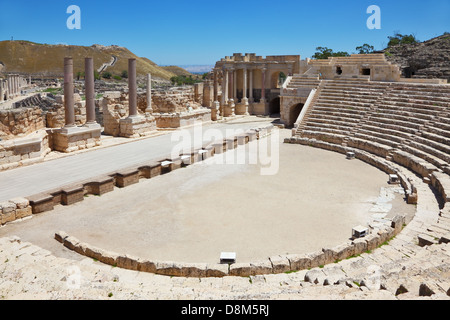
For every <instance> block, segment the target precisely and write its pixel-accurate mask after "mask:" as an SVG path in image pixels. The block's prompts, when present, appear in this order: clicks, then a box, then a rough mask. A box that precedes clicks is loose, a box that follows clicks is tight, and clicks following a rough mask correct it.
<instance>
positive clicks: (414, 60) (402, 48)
mask: <svg viewBox="0 0 450 320" xmlns="http://www.w3.org/2000/svg"><path fill="white" fill-rule="evenodd" d="M381 52H384V53H385V54H386V57H387V59H388V61H391V62H393V63H396V64H398V65H400V66H401V69H402V71H403V74H404V76H406V77H415V78H440V79H448V81H449V82H450V34H444V35H442V36H439V37H436V38H433V39H430V40H427V41H424V42H420V43H416V44H403V45H396V46H393V47H390V48H387V49H385V50H382V51H381Z"/></svg>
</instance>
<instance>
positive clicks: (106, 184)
mask: <svg viewBox="0 0 450 320" xmlns="http://www.w3.org/2000/svg"><path fill="white" fill-rule="evenodd" d="M84 188H85V189H86V192H87V193H88V194H94V195H97V196H101V195H103V194H105V193H108V192H112V191H114V178H113V177H109V176H104V177H97V178H95V179H93V180H92V181H89V182H87V183H85V184H84Z"/></svg>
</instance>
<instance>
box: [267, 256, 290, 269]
mask: <svg viewBox="0 0 450 320" xmlns="http://www.w3.org/2000/svg"><path fill="white" fill-rule="evenodd" d="M269 260H270V262H271V263H272V273H283V272H287V271H291V265H290V263H289V260H288V258H287V257H286V256H272V257H269Z"/></svg>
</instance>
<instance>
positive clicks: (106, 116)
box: [100, 91, 129, 137]
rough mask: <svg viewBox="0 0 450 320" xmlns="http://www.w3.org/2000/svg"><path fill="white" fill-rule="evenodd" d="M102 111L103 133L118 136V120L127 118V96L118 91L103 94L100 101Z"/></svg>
mask: <svg viewBox="0 0 450 320" xmlns="http://www.w3.org/2000/svg"><path fill="white" fill-rule="evenodd" d="M100 106H101V108H102V111H103V126H104V128H105V129H104V133H105V134H107V135H111V136H113V137H118V136H119V135H120V119H122V118H126V117H127V116H128V112H129V110H128V97H127V94H125V93H121V92H119V91H111V92H105V93H104V95H103V99H102V100H100Z"/></svg>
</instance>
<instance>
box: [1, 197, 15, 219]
mask: <svg viewBox="0 0 450 320" xmlns="http://www.w3.org/2000/svg"><path fill="white" fill-rule="evenodd" d="M14 220H16V205H15V204H14V203H12V202H8V201H5V202H2V203H0V221H1V224H2V225H4V224H6V223H9V222H13V221H14Z"/></svg>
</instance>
